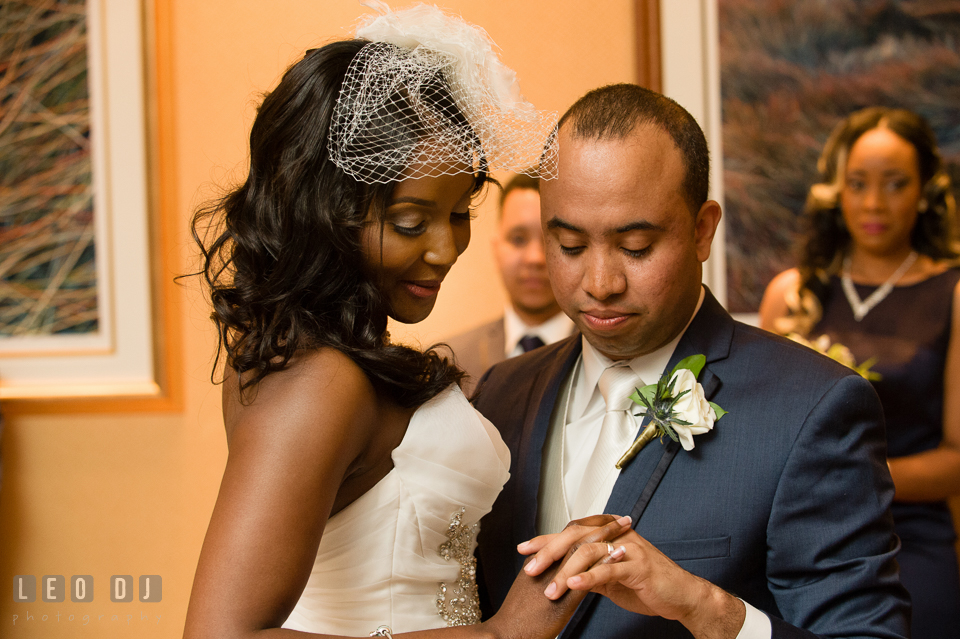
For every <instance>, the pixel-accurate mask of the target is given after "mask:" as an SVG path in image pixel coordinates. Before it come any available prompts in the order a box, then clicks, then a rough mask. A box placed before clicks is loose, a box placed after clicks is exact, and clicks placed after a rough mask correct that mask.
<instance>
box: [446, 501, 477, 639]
mask: <svg viewBox="0 0 960 639" xmlns="http://www.w3.org/2000/svg"><path fill="white" fill-rule="evenodd" d="M466 512H467V509H466V508H462V507H461V508H460V510H459V511H457V512H456V513H454V515H453V518H452V519H451V520H450V525H449V526H448V527H447V541H445V542H443V543H442V544H441V545H440V548H439V550H438V551H437V553H438V554H439V555H440V556H441V557H443V558H444V559H447V560H450V559H455V560H457V562H458V563H459V564H460V576H459V578H458V579H457V581H456V582H455V583H454V584H453V585H452V586H448V585H447V584H446V583H445V582H441V583H440V590H439V591H438V592H437V614H439V615H440V618H441V619H443V620H444V621H445V622H446V624H447V626H469V625H472V624H475V623H480V597H479V595H478V594H477V560H476V558H475V557H474V556H473V542H474V540H475V539H476V538H477V531H478V530H479V529H480V524H473V525H472V526H467V525H464V524H463V515H464V514H465V513H466Z"/></svg>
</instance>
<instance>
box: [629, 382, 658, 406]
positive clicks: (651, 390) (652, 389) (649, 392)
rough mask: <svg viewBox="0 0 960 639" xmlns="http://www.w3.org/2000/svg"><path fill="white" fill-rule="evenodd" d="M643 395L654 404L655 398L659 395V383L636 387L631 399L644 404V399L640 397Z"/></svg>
mask: <svg viewBox="0 0 960 639" xmlns="http://www.w3.org/2000/svg"><path fill="white" fill-rule="evenodd" d="M641 395H642V396H643V397H645V398H646V400H647V402H649V403H651V404H652V403H653V400H654V398H655V397H656V396H657V385H656V384H647V385H646V386H644V387H643V388H635V389H634V390H633V392H632V393H631V394H630V399H631V400H632V401H633V403H635V404H640V405H641V406H643V401H641V399H640V396H641Z"/></svg>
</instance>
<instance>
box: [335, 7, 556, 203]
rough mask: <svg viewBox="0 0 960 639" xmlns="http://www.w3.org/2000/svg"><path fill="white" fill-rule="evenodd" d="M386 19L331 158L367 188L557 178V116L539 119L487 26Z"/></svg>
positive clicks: (427, 15)
mask: <svg viewBox="0 0 960 639" xmlns="http://www.w3.org/2000/svg"><path fill="white" fill-rule="evenodd" d="M362 4H365V5H367V6H371V7H373V8H375V9H377V10H378V11H379V15H377V16H368V17H367V18H365V19H364V20H363V21H362V22H361V24H360V26H359V27H358V28H357V31H356V36H357V37H358V38H362V39H366V40H370V44H368V45H366V46H365V47H363V48H362V49H361V50H360V52H359V53H358V54H357V56H356V57H355V58H354V60H353V61H352V62H351V63H350V66H349V68H348V69H347V73H346V76H345V78H344V82H343V85H342V87H341V89H340V94H339V97H338V98H337V104H336V107H335V109H334V114H333V121H332V124H331V128H330V157H331V159H332V161H333V162H334V163H335V164H336V165H337V166H338V167H340V168H341V169H342V170H343V171H344V172H346V173H347V174H349V175H351V176H353V177H354V178H355V179H357V180H359V181H361V182H364V183H367V184H375V183H388V182H391V181H395V180H397V179H399V177H400V176H401V175H402V176H403V177H410V178H416V177H437V176H440V175H452V174H457V173H475V172H477V171H478V170H506V171H513V172H517V173H527V174H532V175H535V176H539V177H541V178H544V179H550V178H552V177H555V176H556V172H557V152H556V136H553V135H551V133H552V131H553V129H554V126H555V123H556V117H555V114H552V113H545V112H542V111H537V110H536V109H535V108H534V107H533V105H531V104H530V103H529V102H527V101H526V100H525V99H524V98H523V97H522V96H521V95H520V92H519V88H518V86H517V82H516V74H514V72H513V71H511V70H510V69H508V68H507V67H505V66H504V65H503V64H502V63H501V62H500V59H499V56H498V55H497V53H496V51H495V50H494V46H495V45H494V44H493V43H492V42H491V40H490V39H489V37H488V36H487V34H486V32H484V31H483V29H481V28H480V27H477V26H474V25H471V24H468V23H467V22H465V21H464V20H462V19H461V18H459V17H457V16H452V15H449V14H447V13H444V12H443V11H441V10H440V9H438V8H437V7H434V6H428V5H423V4H421V5H415V6H413V7H411V8H409V9H404V10H402V11H396V12H394V11H391V10H390V9H389V8H388V7H387V6H386V5H385V4H384V3H382V2H379V1H378V0H366V1H364V2H362Z"/></svg>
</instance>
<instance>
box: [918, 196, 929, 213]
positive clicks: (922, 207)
mask: <svg viewBox="0 0 960 639" xmlns="http://www.w3.org/2000/svg"><path fill="white" fill-rule="evenodd" d="M928 208H930V204H929V203H927V198H925V197H922V198H920V201H919V202H917V211H918V212H919V213H920V214H921V215H922V214H924V213H926V212H927V209H928Z"/></svg>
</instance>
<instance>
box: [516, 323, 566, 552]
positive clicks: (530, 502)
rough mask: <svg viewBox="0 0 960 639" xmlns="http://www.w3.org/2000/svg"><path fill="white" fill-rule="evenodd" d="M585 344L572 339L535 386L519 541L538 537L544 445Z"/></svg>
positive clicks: (526, 432) (526, 430) (523, 464)
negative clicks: (562, 390)
mask: <svg viewBox="0 0 960 639" xmlns="http://www.w3.org/2000/svg"><path fill="white" fill-rule="evenodd" d="M581 348H582V342H581V341H580V336H579V334H578V335H577V336H576V337H572V338H570V339H569V342H568V343H565V344H564V345H563V346H562V348H561V349H560V350H559V351H558V352H557V355H556V357H555V358H554V359H553V362H554V365H553V366H548V367H546V368H544V369H542V371H541V373H540V374H539V375H538V377H537V379H536V381H535V382H534V383H533V385H532V392H531V396H530V398H529V400H528V402H527V404H526V405H527V406H536V407H537V409H536V411H531V412H530V413H529V414H528V415H527V417H526V420H527V422H526V423H525V424H524V426H523V437H522V439H521V441H520V446H519V448H520V454H519V455H518V458H519V460H520V464H519V465H518V468H517V472H518V473H519V477H518V479H519V483H520V487H519V488H520V500H521V502H522V504H521V507H520V508H519V509H517V510H516V511H515V512H517V513H518V514H519V515H520V516H518V517H517V518H516V520H515V533H516V536H515V538H516V539H532V538H533V537H535V536H536V534H537V532H536V527H537V516H536V515H537V501H538V495H539V492H540V476H541V469H542V466H543V462H542V457H543V446H544V443H545V442H546V439H547V432H548V431H549V429H550V417H551V415H552V414H553V407H554V405H555V404H556V402H557V395H558V394H559V392H560V385H561V384H562V383H563V381H564V380H565V379H566V377H567V375H568V374H569V373H570V369H571V368H572V367H573V364H574V362H576V361H577V358H578V357H580V351H581Z"/></svg>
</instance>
